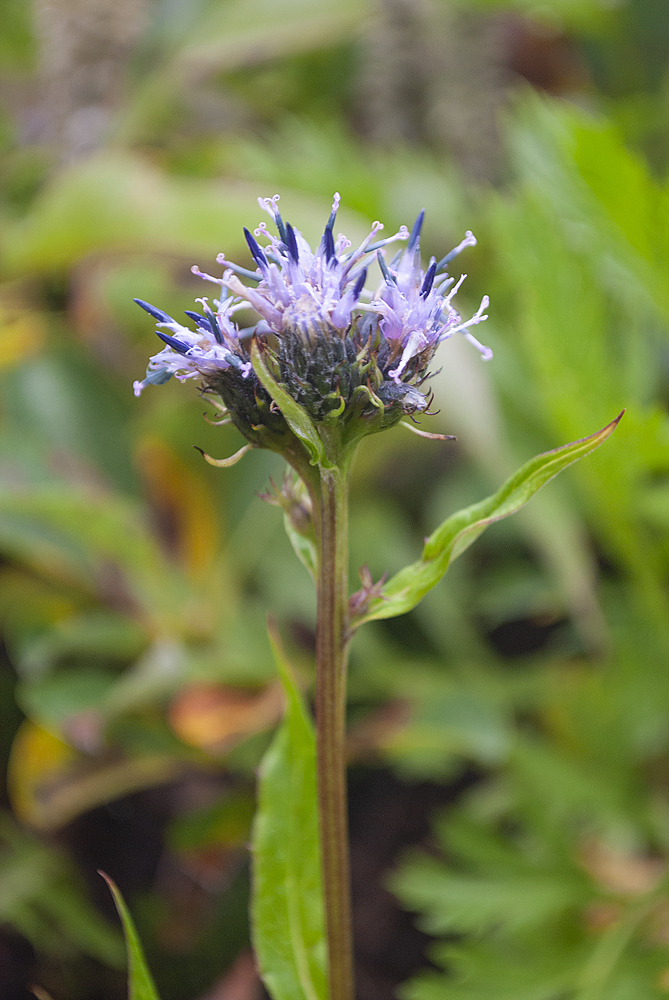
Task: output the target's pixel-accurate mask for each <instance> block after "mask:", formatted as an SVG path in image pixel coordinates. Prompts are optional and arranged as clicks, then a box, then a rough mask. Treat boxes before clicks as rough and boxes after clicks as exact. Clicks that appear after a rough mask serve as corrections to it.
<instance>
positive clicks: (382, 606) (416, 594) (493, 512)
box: [353, 410, 625, 628]
mask: <svg viewBox="0 0 669 1000" xmlns="http://www.w3.org/2000/svg"><path fill="white" fill-rule="evenodd" d="M624 412H625V411H624V410H623V413H624ZM621 417H622V413H620V414H619V415H618V416H617V417H616V419H615V420H613V421H611V423H610V424H607V426H606V427H604V428H603V429H602V430H601V431H598V432H597V433H596V434H592V435H591V436H590V437H587V438H581V439H580V440H579V441H573V442H572V443H571V444H565V445H563V446H562V447H561V448H555V449H554V450H553V451H547V452H544V453H543V454H541V455H537V456H536V457H535V458H533V459H531V460H530V461H529V462H527V463H526V464H525V465H524V466H523V467H522V468H521V469H519V470H518V472H516V473H515V475H513V476H512V477H511V478H510V479H508V480H507V482H506V483H505V484H504V486H502V488H501V489H500V490H498V491H497V493H495V494H494V495H493V496H491V497H488V499H487V500H483V501H482V502H481V503H477V504H474V505H473V506H472V507H467V508H466V510H461V511H458V513H457V514H453V515H452V517H449V518H447V520H446V521H444V522H443V524H441V525H440V526H439V527H438V528H437V530H436V531H435V532H433V534H432V535H430V537H429V538H428V540H427V541H426V543H425V547H424V549H423V555H422V556H421V558H420V559H419V560H418V561H417V562H415V563H412V564H411V565H410V566H405V568H404V569H402V570H400V571H399V573H396V574H395V576H393V577H392V578H391V579H390V580H389V581H388V583H387V584H386V585H385V587H384V588H383V590H382V592H381V596H380V597H379V598H377V599H376V600H375V601H374V602H373V603H372V604H371V606H370V608H369V610H368V612H367V613H366V614H365V615H363V616H362V617H361V618H360V619H358V620H357V621H354V622H353V627H355V628H357V627H358V626H359V625H362V624H363V623H364V622H370V621H375V620H378V619H381V618H394V617H395V616H396V615H403V614H405V613H406V612H407V611H411V609H412V608H415V607H416V605H417V604H418V603H419V602H420V601H421V600H422V599H423V597H425V595H426V594H427V592H428V591H429V590H431V589H432V588H433V587H434V586H435V584H437V583H439V581H440V580H441V578H442V577H443V576H444V574H445V573H446V571H447V569H448V567H449V566H450V565H451V563H452V562H454V560H455V559H457V557H458V556H460V555H462V553H463V552H464V551H465V549H468V548H469V546H470V545H471V544H472V542H474V541H476V539H477V538H478V537H479V535H481V534H482V533H483V532H484V531H485V529H486V528H487V527H488V525H489V524H493V523H494V522H495V521H501V520H502V519H503V518H505V517H508V516H509V515H510V514H515V512H516V511H517V510H520V508H521V507H522V506H523V505H524V504H526V503H527V501H528V500H529V499H530V497H531V496H532V495H533V494H534V493H536V491H537V490H538V489H539V488H540V487H541V486H543V485H544V484H545V483H547V482H548V481H549V480H550V479H552V478H553V476H556V475H557V474H558V472H561V471H562V470H563V469H566V468H567V466H568V465H571V464H572V462H575V461H577V459H579V458H583V456H584V455H587V454H589V452H591V451H594V449H595V448H598V447H599V445H600V444H602V442H603V441H605V440H606V439H607V438H608V437H609V436H610V435H611V434H612V433H613V431H614V430H615V429H616V427H617V426H618V422H619V420H620V418H621Z"/></svg>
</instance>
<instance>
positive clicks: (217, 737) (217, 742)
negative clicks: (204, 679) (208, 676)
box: [169, 681, 284, 752]
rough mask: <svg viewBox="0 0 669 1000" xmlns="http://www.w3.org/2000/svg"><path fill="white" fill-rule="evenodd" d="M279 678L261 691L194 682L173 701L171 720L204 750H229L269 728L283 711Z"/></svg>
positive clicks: (185, 737) (181, 733) (180, 732)
mask: <svg viewBox="0 0 669 1000" xmlns="http://www.w3.org/2000/svg"><path fill="white" fill-rule="evenodd" d="M283 706H284V697H283V692H282V689H281V685H280V684H279V682H278V681H272V683H270V684H268V685H267V686H266V687H264V688H261V689H260V690H259V691H249V690H244V689H243V688H238V687H230V686H227V685H225V684H194V685H192V686H190V687H187V688H186V689H185V690H184V691H182V692H181V693H180V694H179V695H177V697H176V698H175V699H174V701H173V702H172V705H171V706H170V710H169V719H170V723H171V725H172V728H173V729H174V731H175V733H176V734H177V736H178V737H179V738H180V739H181V740H183V741H184V743H188V744H189V746H194V747H198V748H199V749H201V750H208V751H218V752H220V751H221V750H228V749H230V747H231V746H232V745H234V744H235V743H237V742H239V741H240V740H242V739H244V738H245V737H247V736H250V735H252V734H253V733H258V732H261V731H262V730H263V729H269V727H270V726H273V725H274V724H275V723H276V722H278V721H279V719H280V718H281V715H282V713H283Z"/></svg>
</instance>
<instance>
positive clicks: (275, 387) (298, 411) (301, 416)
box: [251, 340, 330, 468]
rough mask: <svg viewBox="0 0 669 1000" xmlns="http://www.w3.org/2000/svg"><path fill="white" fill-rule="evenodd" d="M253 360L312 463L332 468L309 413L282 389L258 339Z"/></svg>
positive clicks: (253, 350)
mask: <svg viewBox="0 0 669 1000" xmlns="http://www.w3.org/2000/svg"><path fill="white" fill-rule="evenodd" d="M251 361H252V362H253V370H254V372H255V373H256V375H257V376H258V378H259V380H260V382H261V384H262V386H263V388H264V389H266V390H267V392H268V393H269V394H270V396H271V397H272V399H273V400H274V402H275V403H276V405H277V406H278V407H279V409H280V410H281V413H282V414H283V416H284V417H285V420H286V423H287V424H288V426H289V427H290V429H291V431H292V432H293V434H295V435H296V436H297V437H298V438H299V439H300V441H301V442H302V444H303V445H304V447H305V448H306V450H307V451H308V453H309V455H310V456H311V464H312V465H320V466H325V467H326V468H330V466H329V463H328V461H327V459H326V457H325V451H324V450H323V442H322V441H321V439H320V437H319V436H318V431H317V430H316V428H315V427H314V424H313V422H312V420H311V418H310V416H309V414H308V413H307V411H306V410H305V409H304V407H302V406H300V404H299V403H297V402H296V401H295V400H294V399H293V397H292V396H291V395H289V393H287V392H286V390H285V389H282V388H281V386H280V385H279V383H278V382H277V381H276V380H275V378H274V377H273V375H272V373H271V372H270V370H269V368H268V367H267V365H266V364H265V360H264V358H263V356H262V354H261V352H260V348H259V347H258V344H257V341H255V340H254V342H253V345H252V347H251Z"/></svg>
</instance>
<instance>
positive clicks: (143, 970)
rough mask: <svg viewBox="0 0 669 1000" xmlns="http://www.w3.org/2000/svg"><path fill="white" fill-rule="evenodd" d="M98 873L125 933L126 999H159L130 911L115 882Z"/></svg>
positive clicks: (102, 873)
mask: <svg viewBox="0 0 669 1000" xmlns="http://www.w3.org/2000/svg"><path fill="white" fill-rule="evenodd" d="M100 875H102V877H103V879H104V880H105V882H106V883H107V885H108V886H109V889H110V891H111V894H112V896H113V897H114V903H115V904H116V909H117V910H118V915H119V917H120V918H121V922H122V924H123V933H124V934H125V943H126V948H127V950H128V988H129V992H128V1000H160V997H159V996H158V991H157V990H156V987H155V984H154V982H153V977H152V975H151V973H150V971H149V967H148V965H147V964H146V959H145V958H144V952H143V950H142V945H141V942H140V940H139V935H138V934H137V931H136V929H135V925H134V923H133V919H132V917H131V916H130V911H129V910H128V907H127V906H126V905H125V901H124V899H123V896H122V895H121V893H120V892H119V891H118V887H117V885H116V883H115V882H113V881H112V880H111V879H110V878H109V876H108V875H105V873H104V872H100Z"/></svg>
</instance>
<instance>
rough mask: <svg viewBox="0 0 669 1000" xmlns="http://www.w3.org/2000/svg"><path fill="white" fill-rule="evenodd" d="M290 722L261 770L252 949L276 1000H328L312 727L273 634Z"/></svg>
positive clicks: (255, 833)
mask: <svg viewBox="0 0 669 1000" xmlns="http://www.w3.org/2000/svg"><path fill="white" fill-rule="evenodd" d="M269 632H270V642H271V644H272V649H273V652H274V656H275V659H276V663H277V667H278V670H279V675H280V677H281V683H282V684H283V686H284V691H285V694H286V701H287V706H286V717H285V719H284V721H283V724H282V725H281V728H280V729H279V731H278V733H277V735H276V737H275V739H274V742H273V744H272V746H271V747H270V749H269V750H268V752H267V754H266V755H265V758H264V760H263V762H262V764H261V767H260V785H259V797H258V799H259V804H258V812H257V815H256V819H255V822H254V827H253V837H252V849H253V900H252V905H251V916H252V930H253V942H254V947H255V951H256V955H257V958H258V964H259V968H260V973H261V975H262V978H263V981H264V983H265V985H266V987H267V989H268V991H269V992H270V994H271V995H272V997H273V998H274V1000H325V997H326V995H327V991H326V973H325V967H326V958H325V955H326V951H325V929H324V927H325V923H324V916H323V891H322V886H321V861H320V844H319V837H318V813H317V805H316V744H315V738H314V732H313V726H312V723H311V720H310V718H309V715H308V714H307V711H306V709H305V707H304V704H303V702H302V697H301V695H300V692H299V690H298V688H297V687H296V685H295V681H294V679H293V676H292V673H291V670H290V667H289V666H288V664H287V663H286V661H285V659H284V657H283V654H282V652H281V649H280V648H279V645H278V641H277V638H276V636H275V635H274V630H273V629H272V628H271V627H270V630H269Z"/></svg>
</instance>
